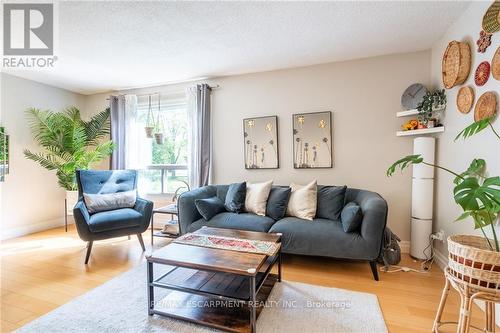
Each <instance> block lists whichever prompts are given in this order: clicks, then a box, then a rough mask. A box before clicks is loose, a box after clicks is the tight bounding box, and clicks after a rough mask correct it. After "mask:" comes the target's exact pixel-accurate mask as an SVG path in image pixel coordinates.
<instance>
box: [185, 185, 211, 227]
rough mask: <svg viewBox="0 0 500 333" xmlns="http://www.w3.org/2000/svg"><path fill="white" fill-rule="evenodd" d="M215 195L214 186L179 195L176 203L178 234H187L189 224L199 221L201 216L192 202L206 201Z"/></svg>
mask: <svg viewBox="0 0 500 333" xmlns="http://www.w3.org/2000/svg"><path fill="white" fill-rule="evenodd" d="M216 195H217V190H216V188H215V186H204V187H200V188H197V189H194V190H192V191H189V192H184V193H182V194H181V196H180V197H179V199H178V201H177V209H178V211H179V228H180V233H181V234H182V235H184V234H185V233H187V232H188V227H189V225H190V224H191V223H193V222H195V221H197V220H199V219H201V215H200V213H199V212H198V209H197V208H196V206H195V204H194V201H195V200H196V199H206V198H211V197H214V196H216Z"/></svg>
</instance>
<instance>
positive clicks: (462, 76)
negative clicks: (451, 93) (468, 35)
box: [441, 40, 471, 89]
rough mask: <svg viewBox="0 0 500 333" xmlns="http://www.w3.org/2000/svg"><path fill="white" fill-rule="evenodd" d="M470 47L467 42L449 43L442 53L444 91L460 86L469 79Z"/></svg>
mask: <svg viewBox="0 0 500 333" xmlns="http://www.w3.org/2000/svg"><path fill="white" fill-rule="evenodd" d="M470 66H471V58H470V46H469V44H468V43H467V42H458V41H456V40H454V41H451V42H450V43H449V44H448V47H447V48H446V51H444V55H443V62H442V67H441V72H442V75H443V84H444V86H445V88H446V89H450V88H453V87H454V86H456V85H459V84H462V83H464V82H465V80H467V78H468V77H469V72H470Z"/></svg>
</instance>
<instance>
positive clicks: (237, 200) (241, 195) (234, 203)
mask: <svg viewBox="0 0 500 333" xmlns="http://www.w3.org/2000/svg"><path fill="white" fill-rule="evenodd" d="M246 193H247V183H246V182H243V183H234V184H231V185H229V189H228V190H227V194H226V201H225V202H224V206H225V207H226V209H227V211H228V212H233V213H241V212H243V211H244V210H245V197H246Z"/></svg>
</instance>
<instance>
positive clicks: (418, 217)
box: [410, 137, 435, 259]
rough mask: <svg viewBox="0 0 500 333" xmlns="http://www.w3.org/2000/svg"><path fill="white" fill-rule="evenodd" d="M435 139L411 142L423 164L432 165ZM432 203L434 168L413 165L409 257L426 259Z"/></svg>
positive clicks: (420, 139) (419, 139)
mask: <svg viewBox="0 0 500 333" xmlns="http://www.w3.org/2000/svg"><path fill="white" fill-rule="evenodd" d="M434 152H435V139H434V138H431V137H419V138H415V139H414V140H413V154H414V155H421V156H422V157H423V159H424V161H425V162H428V163H434ZM433 201H434V168H432V167H430V166H427V165H424V164H416V165H413V178H412V189H411V242H410V255H411V256H412V257H414V258H417V259H427V258H428V257H430V255H431V253H430V250H429V249H428V250H427V251H426V253H424V250H425V249H426V248H427V247H428V246H429V244H430V236H431V234H432V210H433Z"/></svg>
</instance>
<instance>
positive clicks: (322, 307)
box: [17, 263, 387, 333]
mask: <svg viewBox="0 0 500 333" xmlns="http://www.w3.org/2000/svg"><path fill="white" fill-rule="evenodd" d="M158 274H161V272H158ZM155 275H156V274H155ZM155 290H156V289H155ZM165 292H167V291H165ZM159 296H160V297H161V295H159ZM160 299H161V298H160ZM160 303H161V302H160ZM17 332H51V333H56V332H65V333H66V332H92V333H95V332H100V333H102V332H168V333H208V332H211V333H213V332H219V331H218V330H214V329H210V328H207V327H204V326H200V325H196V324H191V323H187V322H184V321H181V320H175V319H170V318H166V317H161V316H158V315H154V316H151V317H150V316H148V314H147V296H146V264H145V263H144V264H143V265H141V266H140V267H137V268H134V269H132V270H130V271H128V272H126V273H124V274H122V275H120V276H118V277H116V278H114V279H112V280H110V281H108V282H106V283H104V284H103V285H101V286H99V287H97V288H95V289H93V290H92V291H90V292H88V293H86V294H84V295H82V296H80V297H78V298H75V299H74V300H72V301H71V302H69V303H67V304H65V305H63V306H61V307H59V308H57V309H55V310H53V311H52V312H49V313H48V314H46V315H44V316H42V317H40V318H38V319H36V320H35V321H32V322H31V323H28V324H27V325H25V326H23V327H22V328H20V329H19V330H18V331H17ZM257 332H263V333H267V332H270V333H271V332H286V333H295V332H297V333H305V332H308V333H313V332H314V333H316V332H318V333H320V332H321V333H324V332H346V333H347V332H363V333H367V332H377V333H378V332H387V328H386V325H385V322H384V318H383V316H382V312H381V310H380V306H379V303H378V300H377V296H375V295H373V294H367V293H361V292H353V291H349V290H344V289H336V288H327V287H319V286H314V285H309V284H304V283H297V282H289V281H283V282H281V283H276V284H275V286H274V288H273V291H272V292H271V294H270V295H269V299H268V302H267V303H266V307H265V308H264V309H263V310H262V313H261V314H260V316H259V318H258V320H257Z"/></svg>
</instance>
